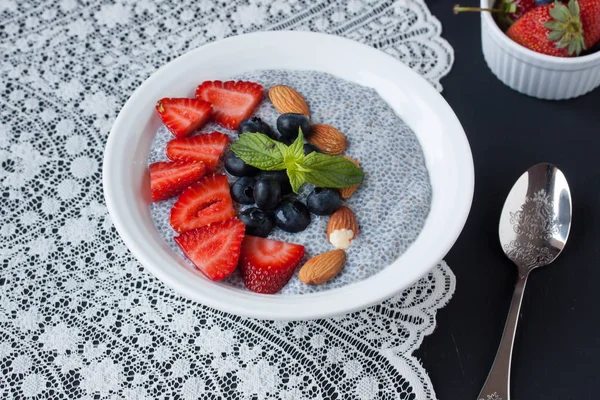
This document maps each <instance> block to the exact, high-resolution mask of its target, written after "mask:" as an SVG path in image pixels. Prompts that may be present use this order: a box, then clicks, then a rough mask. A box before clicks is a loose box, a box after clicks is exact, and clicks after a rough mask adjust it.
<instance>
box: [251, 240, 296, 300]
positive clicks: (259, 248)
mask: <svg viewBox="0 0 600 400" xmlns="http://www.w3.org/2000/svg"><path fill="white" fill-rule="evenodd" d="M302 257H304V246H302V245H299V244H292V243H285V242H280V241H277V240H271V239H263V238H260V237H256V236H248V235H246V237H245V238H244V241H243V242H242V253H241V255H240V267H241V268H242V274H243V275H244V284H245V285H246V287H247V288H248V289H250V290H251V291H253V292H256V293H267V294H272V293H277V292H279V291H280V290H281V289H282V288H283V287H284V286H285V285H286V283H288V281H289V280H290V279H291V277H292V275H293V274H294V270H295V269H296V267H297V266H298V264H299V263H300V261H301V260H302Z"/></svg>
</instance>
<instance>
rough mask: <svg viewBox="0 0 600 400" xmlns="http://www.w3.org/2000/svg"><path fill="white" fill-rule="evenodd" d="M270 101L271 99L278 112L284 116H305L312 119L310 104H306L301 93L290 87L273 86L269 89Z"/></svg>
mask: <svg viewBox="0 0 600 400" xmlns="http://www.w3.org/2000/svg"><path fill="white" fill-rule="evenodd" d="M269 99H271V103H273V105H274V106H275V108H276V109H277V111H279V112H280V113H282V114H286V113H295V114H304V115H306V116H307V117H308V118H310V111H309V109H308V104H306V101H305V100H304V98H303V97H302V95H301V94H300V93H298V92H297V91H296V90H295V89H293V88H291V87H289V86H285V85H277V86H273V87H272V88H271V89H269Z"/></svg>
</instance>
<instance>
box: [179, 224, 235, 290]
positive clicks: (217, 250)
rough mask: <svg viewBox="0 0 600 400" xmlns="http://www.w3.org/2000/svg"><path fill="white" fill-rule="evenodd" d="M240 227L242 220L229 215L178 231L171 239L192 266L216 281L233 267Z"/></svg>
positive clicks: (223, 277)
mask: <svg viewBox="0 0 600 400" xmlns="http://www.w3.org/2000/svg"><path fill="white" fill-rule="evenodd" d="M244 229H245V226H244V223H243V222H242V221H240V220H239V219H237V218H232V219H227V220H225V221H221V222H216V223H214V224H211V225H208V226H203V227H202V228H198V229H193V230H191V231H187V232H185V233H182V234H181V235H179V236H178V237H176V238H175V242H176V243H177V245H178V246H179V247H180V248H181V250H183V252H184V254H185V255H186V256H187V258H189V259H190V261H191V262H192V263H194V265H195V266H196V268H198V269H199V270H200V271H202V273H204V275H206V276H207V277H208V278H209V279H211V280H213V281H218V280H221V279H225V278H227V277H228V276H229V275H231V273H232V272H233V271H234V270H235V267H236V266H237V264H238V260H239V257H240V249H241V244H242V239H243V238H244Z"/></svg>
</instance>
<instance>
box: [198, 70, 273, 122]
mask: <svg viewBox="0 0 600 400" xmlns="http://www.w3.org/2000/svg"><path fill="white" fill-rule="evenodd" d="M196 97H197V98H199V99H202V100H204V101H207V102H209V103H210V104H212V106H213V110H214V116H215V121H217V123H218V124H220V125H222V126H224V127H225V128H228V129H237V127H238V125H239V123H240V122H241V121H242V120H243V119H246V118H248V117H249V116H250V115H252V112H253V111H254V109H255V108H256V106H258V103H260V101H261V100H262V98H263V87H262V86H261V85H259V84H258V83H254V82H244V81H237V82H236V81H227V82H221V81H206V82H203V83H202V84H201V85H200V86H198V89H196Z"/></svg>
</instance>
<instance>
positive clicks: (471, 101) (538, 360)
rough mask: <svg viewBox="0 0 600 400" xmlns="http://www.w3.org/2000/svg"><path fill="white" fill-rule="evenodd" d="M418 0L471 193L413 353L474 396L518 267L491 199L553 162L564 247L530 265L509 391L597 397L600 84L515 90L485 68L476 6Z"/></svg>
mask: <svg viewBox="0 0 600 400" xmlns="http://www.w3.org/2000/svg"><path fill="white" fill-rule="evenodd" d="M426 3H427V4H428V6H429V8H430V10H431V12H432V14H433V15H435V16H436V17H437V18H438V19H439V20H440V21H441V23H442V26H443V33H442V36H443V37H444V38H446V39H447V40H448V41H449V42H450V44H451V45H452V47H454V50H455V57H456V61H455V63H454V66H453V68H452V71H451V72H450V74H449V75H448V76H447V77H446V78H444V79H443V80H442V85H443V87H444V91H443V93H442V94H443V96H444V97H445V98H446V100H447V101H448V102H449V103H450V105H451V106H452V108H453V109H454V111H455V112H456V114H457V115H458V118H459V119H460V121H461V122H462V124H463V127H464V129H465V131H466V133H467V136H468V138H469V142H470V144H471V149H472V151H473V158H474V162H475V197H474V199H473V207H472V209H471V213H470V215H469V219H468V221H467V224H466V227H465V229H464V231H463V233H462V234H461V236H460V238H459V239H458V241H457V242H456V245H455V246H454V247H453V249H452V250H451V251H450V253H449V254H448V255H447V257H446V261H447V262H448V264H449V265H450V267H451V268H452V270H453V271H454V273H455V274H456V278H457V288H456V293H455V295H454V297H453V298H452V300H451V301H450V303H449V304H448V305H447V306H446V307H445V308H443V309H442V310H440V311H439V313H438V317H437V325H438V326H437V329H436V331H435V332H434V333H433V334H432V335H431V336H429V337H427V338H426V339H425V341H424V342H423V345H422V346H421V348H420V349H419V350H418V351H417V352H416V355H417V356H418V357H419V358H420V359H421V361H422V363H423V365H424V366H425V368H426V369H427V371H428V372H429V376H430V377H431V380H432V382H433V386H434V388H435V390H436V394H437V396H438V398H439V399H440V400H454V399H460V400H477V395H478V394H479V391H480V389H481V387H482V386H483V383H484V381H485V379H486V377H487V374H488V371H489V369H490V367H491V365H492V362H493V360H494V356H495V354H496V349H497V346H498V344H499V341H500V338H501V336H502V330H503V328H504V321H505V318H506V315H507V313H508V307H509V304H510V300H511V297H512V290H513V286H514V282H515V280H516V267H515V266H514V265H512V264H511V262H510V261H508V259H506V258H505V256H504V255H503V253H502V249H501V248H500V245H499V240H498V220H499V218H500V211H501V209H502V206H503V204H504V199H505V197H506V195H507V194H508V192H509V191H510V188H511V187H512V185H513V183H514V182H515V181H516V179H517V178H518V177H519V176H520V175H521V174H522V173H523V172H524V171H525V170H526V169H527V168H528V167H530V166H531V165H533V164H535V163H538V162H543V161H546V162H551V163H554V164H556V165H557V166H558V167H559V168H560V169H561V170H562V171H563V172H564V173H565V175H566V177H567V179H568V181H569V185H570V187H571V193H572V196H573V225H572V230H571V235H570V237H569V241H568V243H567V246H566V248H565V250H564V252H563V254H562V255H561V256H560V257H559V258H558V259H557V260H556V261H555V262H554V263H553V264H551V265H550V266H548V267H545V268H542V269H539V270H537V271H534V272H533V273H532V274H531V276H530V279H529V282H528V287H527V290H526V293H525V298H524V300H523V307H522V309H521V318H520V322H519V329H518V332H517V336H516V339H515V351H514V355H513V368H512V391H511V395H512V397H511V398H512V399H513V400H525V399H527V400H550V399H560V400H566V399H577V400H584V399H600V388H599V387H598V386H599V384H600V366H599V362H600V313H599V311H598V308H597V304H598V303H600V251H599V250H600V201H599V200H600V191H599V190H598V189H599V188H600V89H597V90H595V91H593V92H592V93H590V94H588V95H586V96H583V97H580V98H578V99H574V100H567V101H554V102H551V101H543V100H537V99H534V98H530V97H527V96H525V95H522V94H519V93H517V92H515V91H513V90H511V89H510V88H508V87H507V86H504V84H503V83H502V82H500V81H499V80H497V79H496V78H495V76H494V75H493V74H492V73H491V71H490V70H489V69H488V67H487V65H486V63H485V60H484V59H483V55H482V52H481V44H480V37H481V35H480V21H479V16H478V15H475V14H473V15H467V14H465V15H458V16H455V15H453V14H452V6H453V4H454V2H451V1H448V0H426ZM464 3H466V4H469V5H475V4H477V3H478V2H477V1H476V0H467V1H465V2H464ZM440 228H441V227H440Z"/></svg>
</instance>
